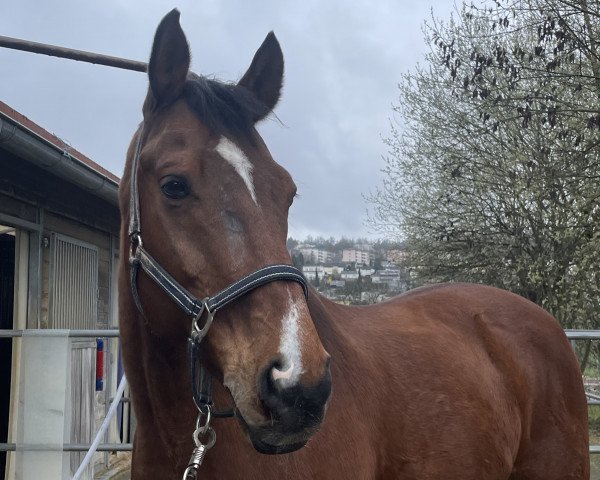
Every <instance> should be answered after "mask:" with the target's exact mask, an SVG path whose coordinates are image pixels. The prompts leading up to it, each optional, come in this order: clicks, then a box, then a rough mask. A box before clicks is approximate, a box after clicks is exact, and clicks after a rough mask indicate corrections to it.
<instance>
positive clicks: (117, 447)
mask: <svg viewBox="0 0 600 480" xmlns="http://www.w3.org/2000/svg"><path fill="white" fill-rule="evenodd" d="M65 334H66V336H67V337H69V338H99V337H100V338H117V337H119V330H116V329H112V330H104V329H103V330H81V329H73V330H60V331H59V330H55V329H28V330H0V338H19V337H23V336H25V335H27V336H30V335H31V336H38V337H44V336H46V337H52V336H57V335H65ZM126 386H127V380H126V378H125V375H123V377H122V378H121V381H120V383H119V386H118V388H117V391H116V393H115V396H114V397H113V399H112V402H111V404H110V407H109V409H108V411H107V413H106V416H105V417H104V420H103V422H102V425H101V426H100V428H99V429H98V431H97V432H96V436H95V438H94V440H93V441H92V443H91V444H89V445H88V444H81V443H65V444H63V445H62V448H60V447H59V446H56V445H43V444H27V445H24V446H23V447H21V446H19V449H22V450H27V451H63V452H87V453H86V455H85V457H84V459H83V461H82V462H81V464H80V465H79V468H78V469H77V471H76V472H75V475H74V476H73V477H72V480H79V479H80V478H81V476H82V475H83V474H84V472H85V470H86V468H87V467H88V465H89V463H90V462H91V461H92V459H93V456H94V454H95V453H96V452H129V451H132V450H133V444H132V443H101V439H102V437H104V435H105V434H106V431H107V430H108V427H109V425H110V422H111V420H112V418H113V416H114V415H115V413H116V411H117V407H118V406H119V404H120V403H121V401H122V400H123V392H124V390H125V387H126ZM15 451H17V444H16V443H0V452H15Z"/></svg>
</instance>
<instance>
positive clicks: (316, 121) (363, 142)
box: [0, 0, 454, 238]
mask: <svg viewBox="0 0 600 480" xmlns="http://www.w3.org/2000/svg"><path fill="white" fill-rule="evenodd" d="M173 7H177V8H179V10H180V11H181V24H182V27H183V29H184V31H185V33H186V35H187V37H188V41H189V43H190V47H191V50H192V56H193V58H192V70H194V71H195V72H196V73H202V74H209V75H215V76H216V77H217V78H220V79H223V80H237V79H239V78H240V76H241V75H242V74H243V73H244V71H245V70H246V68H247V67H248V66H249V64H250V61H251V59H252V56H253V55H254V52H255V51H256V49H257V48H258V46H259V45H260V44H261V42H262V40H263V39H264V37H265V35H266V34H267V33H268V32H269V31H270V30H273V31H274V32H275V34H276V35H277V37H278V39H279V42H280V43H281V46H282V49H283V53H284V57H285V84H284V90H283V96H282V98H281V100H280V103H279V105H278V107H277V109H276V114H277V117H278V118H279V119H280V120H281V122H282V123H279V122H277V121H273V120H267V121H266V122H263V123H262V124H261V125H260V127H259V130H260V132H261V134H262V136H263V138H264V139H265V142H266V143H267V145H268V146H269V148H270V150H271V153H272V154H273V157H274V158H275V160H276V161H278V162H279V163H281V164H282V165H283V166H284V167H285V168H287V169H288V170H289V171H290V173H291V174H292V176H293V177H294V179H295V181H296V184H297V185H298V191H299V194H300V198H298V199H297V200H296V201H295V203H294V206H293V207H292V210H291V213H290V235H292V236H295V237H297V238H298V237H300V238H303V237H305V236H306V235H308V234H311V235H323V236H325V237H329V236H335V237H340V236H346V237H358V236H369V237H375V236H377V235H376V234H375V233H374V232H371V231H370V230H369V229H368V227H367V226H365V219H366V210H367V204H366V203H365V201H364V199H363V195H364V194H366V193H368V192H369V191H372V190H373V189H374V188H375V187H377V186H378V185H380V184H381V179H382V175H381V173H380V170H381V168H382V167H383V165H384V162H383V160H382V157H383V156H384V155H385V154H386V147H385V145H384V144H383V142H382V137H386V136H389V132H390V127H389V125H390V124H389V122H390V119H391V118H392V109H391V106H392V104H394V103H396V98H397V95H398V89H397V84H398V81H399V80H400V76H401V74H402V73H403V72H406V71H408V70H410V69H412V68H414V66H415V65H416V64H417V63H418V62H420V61H421V60H422V58H423V55H424V53H425V52H426V50H427V46H426V45H425V43H424V40H423V33H422V30H421V29H422V25H423V22H424V21H425V20H429V19H430V18H431V11H432V9H433V13H434V15H435V16H436V17H438V18H449V16H450V13H451V12H452V11H453V10H454V2H453V0H380V1H377V0H368V1H343V0H335V1H324V0H321V1H317V0H304V1H301V2H300V1H297V2H289V1H281V0H279V1H278V0H271V1H260V2H258V1H248V0H220V1H219V0H184V1H179V2H177V3H168V2H164V1H158V0H103V1H82V0H53V1H43V0H36V1H34V0H19V1H17V2H11V3H10V8H9V7H7V6H6V5H5V8H3V9H2V14H1V15H0V35H4V36H11V37H17V38H24V39H28V40H33V41H38V42H44V43H50V44H55V45H60V46H65V47H70V48H76V49H80V50H90V51H95V52H99V53H104V54H108V55H114V56H120V57H125V58H131V59H135V60H142V61H147V60H148V57H149V52H150V47H151V45H152V38H153V35H154V31H155V29H156V26H157V24H158V22H159V21H160V19H161V18H162V17H163V16H164V15H165V14H166V13H167V12H168V11H169V10H170V9H171V8H173ZM146 88H147V78H146V76H145V74H142V73H137V72H129V71H123V70H117V69H112V68H109V67H103V66H96V65H89V64H84V63H81V62H74V61H70V60H63V59H56V58H52V57H46V56H43V55H35V54H31V53H26V52H17V51H12V50H7V49H1V48H0V100H2V101H4V102H5V103H7V104H8V105H9V106H11V107H13V108H14V109H16V110H17V111H19V112H20V113H22V114H24V115H26V116H27V117H29V118H30V119H31V120H33V121H34V122H36V123H38V124H39V125H41V126H42V127H44V128H45V129H47V130H49V131H50V132H52V133H54V134H56V135H57V136H59V137H60V138H62V139H63V140H65V141H66V142H68V143H69V144H71V145H72V146H73V147H74V148H76V149H78V150H79V151H81V152H83V153H85V154H86V155H87V156H89V157H90V158H92V159H93V160H94V161H95V162H96V163H99V164H100V165H102V166H104V167H105V168H107V169H109V170H110V171H112V172H113V173H115V174H116V175H118V176H121V175H122V171H123V166H124V158H125V151H126V148H127V145H128V143H129V141H130V139H131V135H132V133H133V132H134V130H135V128H136V125H137V124H138V123H139V122H140V121H141V105H142V101H143V98H144V96H145V92H146ZM396 120H398V119H396ZM282 124H283V125H282ZM0 175H1V172H0Z"/></svg>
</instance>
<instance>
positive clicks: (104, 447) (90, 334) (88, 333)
mask: <svg viewBox="0 0 600 480" xmlns="http://www.w3.org/2000/svg"><path fill="white" fill-rule="evenodd" d="M24 332H26V333H25V335H29V334H34V335H38V336H53V335H56V332H55V331H53V330H51V329H39V330H27V331H25V330H0V338H15V337H22V336H23V335H24ZM565 334H566V335H567V338H569V340H586V341H588V342H589V341H591V340H600V330H572V329H567V330H565ZM67 336H68V337H70V338H96V337H104V338H115V337H119V331H118V330H116V329H115V330H68V331H67ZM124 380H125V377H124V376H123V378H122V381H121V384H120V385H119V388H118V389H117V394H116V395H115V396H114V398H113V400H112V403H111V405H110V407H109V410H108V412H107V416H106V417H105V419H104V422H103V424H102V426H101V427H100V429H99V430H98V432H97V434H96V438H95V439H94V441H93V442H92V444H90V445H87V444H80V443H65V444H64V445H63V446H62V451H65V452H85V451H87V452H88V455H86V458H85V459H84V462H82V464H81V466H80V468H79V470H82V469H84V468H85V466H86V459H87V461H88V462H89V460H91V457H92V456H93V454H94V452H96V451H98V452H128V451H132V450H133V444H132V443H100V438H101V437H102V436H103V435H104V433H105V432H106V428H107V427H108V424H109V423H110V420H111V419H112V416H113V415H114V412H116V407H117V406H118V404H119V403H120V402H121V401H122V400H123V398H122V394H123V389H124V388H125V382H124ZM585 394H586V397H587V399H588V405H600V395H596V394H594V393H591V392H587V391H586V392H585ZM16 449H17V446H16V444H15V443H0V452H14V451H16ZM27 449H28V450H35V451H48V450H56V449H57V447H56V446H52V447H50V446H44V445H27ZM90 452H91V453H90ZM590 453H591V454H600V445H590ZM88 457H89V459H88ZM79 470H78V472H79ZM76 478H78V477H77V474H76V475H75V477H73V479H76Z"/></svg>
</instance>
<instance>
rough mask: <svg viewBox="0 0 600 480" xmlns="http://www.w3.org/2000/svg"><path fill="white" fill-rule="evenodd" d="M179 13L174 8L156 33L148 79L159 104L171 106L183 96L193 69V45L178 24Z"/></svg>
mask: <svg viewBox="0 0 600 480" xmlns="http://www.w3.org/2000/svg"><path fill="white" fill-rule="evenodd" d="M179 15H180V14H179V10H177V9H173V10H171V11H170V12H169V13H168V14H167V15H166V16H165V17H164V18H163V19H162V20H161V22H160V24H159V25H158V28H157V29H156V34H155V35H154V44H153V45H152V54H151V55H150V62H149V63H148V78H149V79H150V91H151V92H152V94H153V96H154V100H155V101H156V104H155V105H156V106H157V107H158V106H163V105H168V104H169V103H171V102H173V101H174V100H176V99H177V98H178V97H179V96H180V95H181V93H182V92H183V88H184V86H185V81H186V78H187V74H188V70H189V68H190V48H189V46H188V43H187V40H186V38H185V34H184V33H183V30H182V29H181V26H180V25H179Z"/></svg>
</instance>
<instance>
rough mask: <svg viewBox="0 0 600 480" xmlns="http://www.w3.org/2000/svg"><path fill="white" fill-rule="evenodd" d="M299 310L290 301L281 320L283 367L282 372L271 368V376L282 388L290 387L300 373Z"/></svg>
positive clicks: (280, 347)
mask: <svg viewBox="0 0 600 480" xmlns="http://www.w3.org/2000/svg"><path fill="white" fill-rule="evenodd" d="M299 320H300V308H299V307H298V305H297V304H296V303H295V302H293V301H292V298H291V295H290V305H289V308H288V311H287V313H286V315H285V317H284V318H283V323H282V330H281V339H280V343H279V353H280V354H281V357H282V361H283V365H282V370H279V369H278V368H275V367H274V368H273V369H272V371H271V375H272V376H273V380H275V381H279V382H280V383H281V385H282V386H284V387H290V386H292V385H294V384H296V382H298V378H299V377H300V374H301V373H302V354H301V352H300V322H299Z"/></svg>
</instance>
